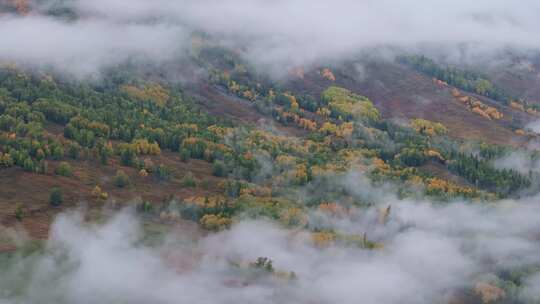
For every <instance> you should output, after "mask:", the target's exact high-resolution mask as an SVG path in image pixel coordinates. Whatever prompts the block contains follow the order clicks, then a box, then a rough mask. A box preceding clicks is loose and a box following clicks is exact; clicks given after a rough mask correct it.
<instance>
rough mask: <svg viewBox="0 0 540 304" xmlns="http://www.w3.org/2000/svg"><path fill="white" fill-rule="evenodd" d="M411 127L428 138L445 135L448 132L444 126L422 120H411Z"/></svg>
mask: <svg viewBox="0 0 540 304" xmlns="http://www.w3.org/2000/svg"><path fill="white" fill-rule="evenodd" d="M410 126H411V128H413V129H414V130H415V131H416V132H418V133H420V134H424V135H428V136H433V135H443V134H446V133H447V132H448V130H447V129H446V127H445V126H444V125H443V124H441V123H438V122H433V121H429V120H426V119H421V118H419V119H413V120H411V122H410Z"/></svg>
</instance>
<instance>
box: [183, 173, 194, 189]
mask: <svg viewBox="0 0 540 304" xmlns="http://www.w3.org/2000/svg"><path fill="white" fill-rule="evenodd" d="M182 185H184V187H195V186H197V181H196V180H195V177H193V174H192V173H191V172H188V173H186V175H185V176H184V178H183V179H182Z"/></svg>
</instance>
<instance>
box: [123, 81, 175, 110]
mask: <svg viewBox="0 0 540 304" xmlns="http://www.w3.org/2000/svg"><path fill="white" fill-rule="evenodd" d="M120 90H122V91H123V92H125V93H126V94H128V95H129V96H130V97H133V98H137V99H139V100H142V101H152V102H154V103H155V104H157V105H158V106H161V107H163V106H165V105H166V104H167V101H168V100H169V98H170V97H169V91H168V90H167V89H165V88H163V87H162V86H161V85H159V84H149V85H145V86H143V87H142V88H139V87H136V86H133V85H123V86H122V87H120Z"/></svg>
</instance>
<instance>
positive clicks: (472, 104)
mask: <svg viewBox="0 0 540 304" xmlns="http://www.w3.org/2000/svg"><path fill="white" fill-rule="evenodd" d="M451 93H452V96H454V98H456V99H457V100H458V101H459V102H461V103H463V104H464V105H465V106H466V107H467V108H468V109H469V111H471V112H473V113H475V114H478V115H480V116H482V117H484V118H486V119H489V120H499V119H502V118H503V117H504V115H503V113H501V112H499V111H498V110H497V109H496V108H494V107H490V106H488V105H486V104H485V103H483V102H481V101H480V100H478V99H476V98H474V97H471V96H467V95H464V94H462V93H461V92H460V91H459V90H458V89H452V92H451ZM516 104H517V103H516ZM523 111H524V109H523Z"/></svg>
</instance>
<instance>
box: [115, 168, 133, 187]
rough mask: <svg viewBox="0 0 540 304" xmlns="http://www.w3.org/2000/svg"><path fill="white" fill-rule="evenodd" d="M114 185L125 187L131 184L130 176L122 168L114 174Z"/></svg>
mask: <svg viewBox="0 0 540 304" xmlns="http://www.w3.org/2000/svg"><path fill="white" fill-rule="evenodd" d="M114 185H115V186H116V187H118V188H123V187H126V186H127V185H129V176H128V175H127V174H126V172H124V171H122V170H118V171H116V175H115V176H114Z"/></svg>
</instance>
